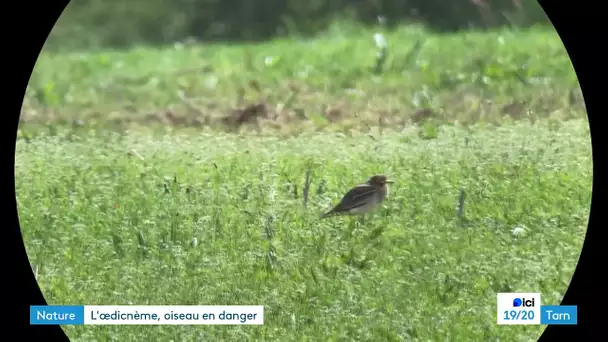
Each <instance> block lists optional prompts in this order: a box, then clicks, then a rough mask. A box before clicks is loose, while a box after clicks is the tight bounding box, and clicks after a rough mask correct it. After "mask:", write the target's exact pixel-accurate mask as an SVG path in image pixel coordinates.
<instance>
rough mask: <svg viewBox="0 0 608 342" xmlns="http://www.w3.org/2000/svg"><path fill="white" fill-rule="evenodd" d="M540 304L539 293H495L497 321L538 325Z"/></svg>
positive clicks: (499, 322) (501, 323)
mask: <svg viewBox="0 0 608 342" xmlns="http://www.w3.org/2000/svg"><path fill="white" fill-rule="evenodd" d="M541 305H542V304H541V301H540V293H533V292H528V293H519V292H507V293H498V294H497V295H496V315H497V317H496V319H497V323H498V324H499V325H503V324H515V325H520V324H530V325H539V324H540V317H541V311H540V307H541Z"/></svg>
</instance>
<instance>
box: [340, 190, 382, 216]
mask: <svg viewBox="0 0 608 342" xmlns="http://www.w3.org/2000/svg"><path fill="white" fill-rule="evenodd" d="M375 191H376V189H375V188H374V187H372V186H370V185H368V184H361V185H357V186H356V187H354V188H352V189H351V190H350V191H348V192H347V193H346V195H344V197H343V198H342V200H341V201H340V204H338V206H337V207H338V208H340V209H341V210H350V209H354V208H357V207H360V206H362V205H364V204H367V203H369V202H370V201H372V197H373V196H372V195H373V193H374V192H375Z"/></svg>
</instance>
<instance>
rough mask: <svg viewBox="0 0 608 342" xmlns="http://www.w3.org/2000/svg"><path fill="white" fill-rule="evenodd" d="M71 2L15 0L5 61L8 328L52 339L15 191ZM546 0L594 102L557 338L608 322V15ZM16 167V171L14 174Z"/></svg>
mask: <svg viewBox="0 0 608 342" xmlns="http://www.w3.org/2000/svg"><path fill="white" fill-rule="evenodd" d="M68 2H69V1H67V0H59V1H51V2H36V3H34V2H31V3H28V2H19V1H15V2H13V4H12V6H13V8H12V9H11V10H10V11H7V13H9V15H10V16H11V17H12V19H13V20H11V21H4V25H5V30H4V32H6V33H8V34H6V35H5V39H8V42H5V48H6V47H8V49H7V50H5V51H6V52H5V53H4V57H5V58H8V64H6V65H9V66H10V67H9V68H7V70H6V71H5V75H6V76H5V79H4V80H5V82H4V83H5V84H7V85H8V86H7V87H5V89H6V90H5V92H6V91H8V93H5V96H6V97H5V98H7V99H10V100H11V101H9V102H10V109H9V113H10V114H9V124H8V125H2V128H4V129H7V130H8V132H7V134H3V135H2V137H3V139H4V140H5V141H4V144H3V145H4V146H6V147H8V148H7V151H8V153H7V154H8V156H7V158H8V160H10V161H11V162H9V163H3V165H8V166H9V167H10V170H9V173H8V174H9V177H6V178H4V180H5V183H4V191H2V194H3V196H4V197H5V199H6V201H5V203H8V210H5V211H3V212H4V213H6V214H7V216H8V217H7V221H8V223H9V224H10V225H12V229H6V230H4V234H6V235H8V236H7V237H8V238H5V239H2V241H5V244H6V246H5V248H4V249H3V250H4V251H7V254H8V258H7V259H5V260H7V261H8V262H7V263H5V264H10V265H11V267H9V272H8V273H9V274H6V277H4V279H8V280H9V281H6V283H8V285H9V287H8V291H7V292H5V296H6V297H7V298H8V301H9V302H11V303H12V302H13V300H14V301H16V302H17V303H15V305H14V307H15V308H17V310H15V311H13V312H12V313H11V314H10V315H9V321H8V322H6V323H8V324H4V325H3V327H4V329H3V330H4V331H3V333H5V334H7V335H8V334H12V333H17V334H19V335H20V336H24V337H30V336H31V337H34V338H36V337H38V336H40V337H43V338H42V339H40V340H50V341H56V340H67V337H66V336H65V334H64V332H63V330H62V329H61V328H60V327H58V326H37V327H30V326H29V306H30V305H45V304H46V301H45V300H44V297H43V296H42V293H41V291H40V288H39V287H38V285H37V283H36V281H35V279H34V276H33V274H32V271H31V268H30V265H29V260H28V258H27V254H26V252H25V247H24V244H23V240H22V237H21V232H20V227H19V222H18V216H17V205H16V198H15V184H14V154H15V142H16V137H17V135H16V133H17V128H18V123H19V116H20V112H21V105H22V100H23V96H24V93H25V89H26V87H27V83H28V81H29V78H30V75H31V73H32V70H33V67H34V65H35V63H36V60H37V58H38V54H39V53H40V49H41V48H42V46H43V44H44V42H45V40H46V38H47V37H48V34H49V32H50V30H51V29H52V27H53V26H54V24H55V22H56V20H57V18H58V17H59V15H60V14H61V13H62V11H63V10H64V8H65V6H66V5H67V4H68ZM539 3H540V4H541V6H542V7H543V9H544V10H545V12H546V13H547V15H548V17H549V18H550V19H551V21H552V23H553V25H554V26H555V28H556V30H557V32H558V33H559V35H560V37H561V39H562V41H563V43H564V45H565V46H566V49H567V51H568V54H569V56H570V58H571V60H572V63H573V65H574V68H575V70H576V73H577V76H578V78H579V82H580V84H581V88H582V90H583V94H584V98H585V103H586V106H587V112H588V115H589V123H590V126H591V127H590V130H591V136H592V144H593V146H594V148H593V160H594V166H593V169H594V170H593V172H594V173H593V175H594V177H593V196H592V204H591V212H590V219H589V227H588V231H587V236H586V239H585V244H584V247H583V250H582V253H581V256H580V260H579V263H578V266H577V269H576V271H575V273H574V276H573V278H572V281H571V284H570V287H569V288H568V291H567V292H566V294H565V296H564V299H563V301H562V303H561V304H562V305H569V304H574V305H578V307H579V310H578V311H579V314H578V321H579V325H578V326H577V327H569V326H549V327H547V329H546V330H545V332H544V333H543V335H542V336H541V338H540V340H542V341H552V340H556V339H557V338H558V337H561V338H564V337H566V338H568V337H573V338H577V337H581V335H587V334H589V333H591V332H594V333H595V334H594V335H597V336H601V335H600V333H601V331H600V330H604V329H601V325H600V324H601V323H600V317H601V316H600V315H599V313H600V312H599V311H600V309H599V308H598V307H597V306H596V305H597V304H598V303H599V301H600V298H602V296H601V295H600V292H599V290H600V287H601V285H603V282H602V281H601V276H600V275H598V277H593V275H594V273H595V274H597V273H598V271H601V270H600V269H594V266H595V267H596V268H601V267H604V265H605V264H604V263H603V260H604V259H603V258H601V255H600V253H599V251H600V243H602V242H603V240H602V239H601V238H600V234H599V231H600V227H603V226H605V225H602V224H601V223H603V222H601V220H602V219H604V217H603V216H601V215H600V213H599V212H598V210H599V208H600V206H601V202H602V199H603V196H602V195H604V189H605V187H604V180H603V179H602V177H601V175H602V173H601V172H600V170H599V168H600V166H599V165H600V164H599V162H598V161H599V159H600V158H599V154H600V152H599V146H601V145H602V144H601V142H600V139H601V138H602V137H603V135H601V132H600V126H601V124H602V123H603V122H601V117H600V115H599V114H600V106H599V101H600V99H601V97H600V96H601V94H600V91H601V90H603V88H604V87H603V84H601V83H600V80H601V79H602V77H601V76H600V73H601V72H602V71H603V70H604V69H603V68H602V67H601V65H602V64H600V58H601V57H603V54H602V53H601V49H602V48H603V47H602V46H598V45H597V42H602V41H603V40H602V39H599V34H600V32H601V27H600V25H599V24H600V23H602V21H601V19H600V18H596V16H594V15H593V14H594V13H602V12H601V11H600V9H599V7H598V8H593V7H592V5H595V4H597V2H592V1H584V2H576V3H572V2H561V1H553V0H539ZM596 6H597V5H596ZM594 9H595V11H594ZM15 23H17V24H15ZM595 36H598V39H594V38H595ZM596 66H597V67H596ZM13 71H15V72H13ZM5 167H6V166H5ZM11 175H12V177H10V176H11ZM11 178H12V179H11ZM13 208H14V209H13ZM594 304H595V305H594ZM11 306H13V305H11ZM595 313H597V315H595ZM11 330H13V331H11ZM14 330H17V331H14ZM36 340H38V339H36Z"/></svg>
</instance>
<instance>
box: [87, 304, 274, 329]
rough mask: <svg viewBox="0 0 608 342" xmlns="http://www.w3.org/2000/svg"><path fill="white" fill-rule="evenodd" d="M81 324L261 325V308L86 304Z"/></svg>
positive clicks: (262, 322)
mask: <svg viewBox="0 0 608 342" xmlns="http://www.w3.org/2000/svg"><path fill="white" fill-rule="evenodd" d="M84 324H85V325H89V324H98V325H217V324H231V325H263V324H264V306H263V305H255V306H245V305H208V306H198V305H187V306H177V305H156V306H152V305H101V306H98V305H85V306H84Z"/></svg>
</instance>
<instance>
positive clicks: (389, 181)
mask: <svg viewBox="0 0 608 342" xmlns="http://www.w3.org/2000/svg"><path fill="white" fill-rule="evenodd" d="M386 182H387V183H388V184H393V183H395V182H394V181H392V180H387V181H386Z"/></svg>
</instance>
